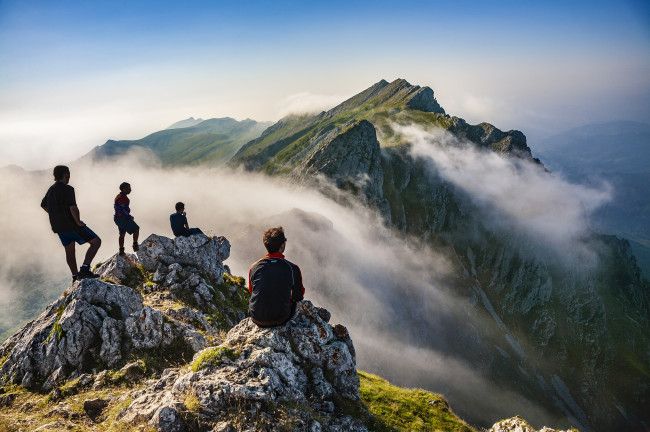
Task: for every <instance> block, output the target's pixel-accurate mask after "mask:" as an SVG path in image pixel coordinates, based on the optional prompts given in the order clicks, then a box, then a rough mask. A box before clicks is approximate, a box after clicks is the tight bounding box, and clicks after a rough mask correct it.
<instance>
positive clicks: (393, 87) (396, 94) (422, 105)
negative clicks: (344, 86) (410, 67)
mask: <svg viewBox="0 0 650 432" xmlns="http://www.w3.org/2000/svg"><path fill="white" fill-rule="evenodd" d="M380 106H384V107H385V108H387V109H391V108H402V109H413V110H417V111H424V112H431V113H438V114H445V110H444V109H443V108H442V107H441V106H440V105H439V104H438V101H436V98H435V97H434V95H433V90H431V88H429V87H420V86H417V85H416V86H414V85H411V84H409V82H408V81H406V80H405V79H402V78H398V79H396V80H395V81H393V82H391V83H389V82H387V81H386V80H383V79H382V80H381V81H379V82H378V83H376V84H374V85H372V86H371V87H369V88H367V89H366V90H364V91H362V92H361V93H359V94H357V95H356V96H353V97H351V98H350V99H348V100H346V101H345V102H343V103H341V104H340V105H338V106H336V107H334V108H332V109H331V110H330V111H328V112H327V114H328V116H330V117H334V116H336V115H338V114H339V113H341V112H344V111H349V110H352V109H355V108H364V107H365V108H367V109H376V108H378V107H380Z"/></svg>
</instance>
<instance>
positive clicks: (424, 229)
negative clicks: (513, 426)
mask: <svg viewBox="0 0 650 432" xmlns="http://www.w3.org/2000/svg"><path fill="white" fill-rule="evenodd" d="M401 126H405V127H408V126H418V127H419V128H420V129H422V130H429V131H432V130H437V131H440V130H444V131H446V132H448V133H449V134H450V136H452V137H453V138H454V140H456V141H453V140H452V142H450V143H447V144H446V145H448V146H455V145H458V144H457V142H460V141H468V142H470V143H472V144H473V147H474V148H475V149H479V150H489V151H493V152H496V153H498V154H500V155H503V156H505V157H506V158H510V159H512V160H513V166H515V167H519V168H520V169H523V168H521V167H522V163H523V162H530V163H532V164H533V166H535V165H537V166H539V165H538V164H539V160H537V159H536V158H534V157H533V155H532V153H531V150H530V148H529V147H528V145H527V143H526V137H525V136H524V135H523V134H522V133H521V132H519V131H508V132H503V131H500V130H499V129H497V128H495V127H494V126H492V125H490V124H488V123H481V124H478V125H469V124H467V123H466V122H465V121H464V120H462V119H460V118H458V117H452V116H449V115H447V114H445V112H444V110H443V109H442V108H441V107H440V106H439V105H438V103H437V102H436V101H435V98H434V97H433V92H432V91H431V90H430V89H422V88H420V87H418V86H411V85H410V84H408V83H407V82H406V81H404V80H397V81H394V82H392V83H387V82H386V81H380V82H379V83H377V84H375V85H373V86H372V87H370V88H369V89H367V90H366V91H364V92H362V93H360V94H359V95H357V96H355V97H353V98H351V99H349V100H347V101H345V102H343V103H342V104H341V105H339V106H337V107H335V108H333V109H331V110H329V111H327V112H323V113H320V114H318V115H315V116H289V117H286V118H284V119H282V120H280V121H279V122H278V123H277V124H275V125H274V126H273V127H271V128H269V129H267V130H266V131H265V132H264V133H263V134H262V136H260V137H259V138H257V139H255V140H253V141H251V142H249V143H247V144H246V145H245V146H243V147H242V148H241V149H240V150H239V152H237V154H236V155H235V156H234V157H233V159H232V160H231V162H230V163H231V164H233V165H242V166H244V167H245V168H246V169H249V170H256V171H263V172H266V173H268V174H271V175H283V176H287V177H288V178H290V179H293V180H294V181H297V182H300V183H303V184H309V185H315V186H317V187H318V186H319V185H321V184H322V178H326V179H328V180H329V181H330V183H333V184H334V185H335V186H337V187H338V188H339V189H342V190H345V191H348V192H349V193H350V195H349V196H351V197H352V198H351V200H353V201H355V202H362V203H365V204H366V205H367V206H369V207H370V208H373V209H374V210H376V211H377V212H379V213H380V214H381V215H382V217H383V219H384V221H385V223H386V224H387V225H389V226H391V227H392V228H393V229H394V230H395V231H396V232H397V233H400V234H401V235H403V236H405V237H406V238H417V239H419V241H423V242H424V243H426V244H427V245H428V246H429V247H431V248H432V249H433V250H435V251H436V252H438V253H444V254H445V256H446V258H447V259H448V260H449V263H450V265H451V266H452V267H453V271H452V276H450V277H449V280H448V283H449V285H450V286H451V287H453V290H454V291H455V292H457V293H462V295H463V296H465V297H466V299H467V301H468V304H469V305H473V306H472V307H473V308H474V310H473V311H471V312H469V311H468V312H467V313H468V314H469V315H470V316H475V317H479V316H480V317H483V318H485V319H486V321H485V322H488V323H490V324H488V325H486V326H484V327H483V328H475V327H473V326H472V324H471V322H474V318H470V319H469V322H468V323H458V322H454V321H448V322H447V321H444V318H443V317H440V316H433V313H432V309H431V308H430V307H429V306H428V305H427V304H426V303H423V302H421V301H420V300H419V297H418V296H417V293H415V294H413V295H412V296H408V295H402V296H399V301H393V302H391V303H390V307H391V309H392V311H393V313H394V315H395V316H396V317H400V318H399V320H400V322H401V324H402V325H400V326H399V327H398V329H395V328H394V326H391V325H389V324H386V328H382V331H385V332H388V333H390V332H393V333H394V334H393V336H394V337H395V338H396V339H398V340H410V341H415V342H413V343H414V344H415V345H417V346H422V347H424V348H427V349H432V350H438V351H442V352H445V354H446V355H450V356H455V357H457V358H459V359H462V360H464V361H466V362H467V363H469V364H472V365H476V368H477V373H480V374H482V375H483V376H485V377H488V378H489V379H491V380H493V381H494V382H495V383H498V385H499V386H500V387H502V388H503V389H507V390H508V391H510V392H512V393H513V394H518V395H519V397H520V398H524V399H525V400H529V401H530V412H527V413H523V414H524V417H526V418H531V419H535V421H539V422H543V421H545V420H544V419H545V418H546V419H548V417H543V416H541V417H536V416H537V415H538V414H539V411H535V410H534V407H543V410H545V411H546V412H547V413H551V415H552V416H556V418H560V417H564V418H565V421H566V425H567V426H568V425H569V424H577V425H580V428H581V429H583V430H586V431H590V430H597V431H606V430H617V429H620V428H630V429H635V428H636V429H638V428H642V425H643V424H644V423H643V422H649V421H650V418H648V413H647V412H645V409H644V407H645V406H647V401H648V400H649V399H650V385H648V377H649V376H650V371H649V370H648V368H647V365H648V364H650V351H649V350H648V347H649V346H650V334H649V333H648V332H647V328H648V325H649V324H650V287H649V285H648V282H647V281H645V280H643V279H642V278H641V274H640V271H639V268H638V266H637V264H636V261H635V259H634V257H633V255H632V253H631V250H630V246H629V243H628V242H626V241H625V240H621V239H617V238H615V237H612V236H604V235H598V234H595V233H590V234H586V235H585V236H584V238H581V239H579V240H576V244H574V245H572V247H573V246H579V247H584V248H587V249H589V250H591V251H595V252H594V253H595V254H596V256H595V257H593V259H594V260H596V261H597V262H598V265H597V266H595V267H593V268H591V267H589V265H588V260H589V259H590V258H589V257H585V256H582V255H576V256H575V257H574V258H572V259H575V263H568V262H567V261H566V260H567V258H566V256H571V254H572V252H570V251H566V252H565V251H562V253H557V251H550V250H548V249H545V246H542V242H539V244H538V243H536V242H533V241H531V239H530V238H528V237H526V235H525V234H522V233H521V232H518V231H517V230H515V229H512V227H509V226H508V224H507V223H501V221H499V220H498V217H497V216H495V214H493V213H490V212H489V211H487V210H486V208H485V205H483V206H481V205H478V204H477V203H476V201H475V200H474V199H473V197H472V196H471V194H470V193H469V192H465V191H463V190H461V189H459V188H458V187H457V186H456V185H455V184H453V183H451V182H450V181H449V180H446V179H445V178H444V177H443V176H442V175H441V174H440V172H439V171H437V170H436V169H432V167H431V166H430V164H427V163H426V162H425V161H424V160H423V159H422V158H419V157H416V156H414V155H413V153H412V148H413V143H412V142H410V141H409V138H407V137H406V136H404V134H403V132H402V131H401V130H400V127H401ZM483 154H488V153H483ZM485 159H487V157H486V158H485ZM517 161H522V162H517ZM477 162H479V163H480V160H479V161H477ZM467 175H471V173H467ZM523 181H525V180H523ZM494 187H498V184H495V185H494ZM323 191H324V192H326V193H327V191H328V187H324V188H323ZM532 193H535V192H534V191H533V192H532ZM333 196H336V198H337V199H341V196H340V195H337V194H333ZM516 198H517V197H511V200H513V201H516ZM489 205H490V203H488V204H487V206H488V207H489ZM531 217H534V215H531ZM556 223H557V224H561V223H563V221H557V222H556ZM414 243H417V242H414ZM577 243H580V244H579V245H577ZM396 290H397V291H399V287H396ZM329 301H332V302H333V303H336V299H335V298H330V299H329ZM341 309H342V310H346V309H345V305H342V306H341ZM349 312H350V316H351V318H350V320H351V321H352V322H353V323H354V324H356V325H359V326H363V321H362V319H363V318H362V317H363V315H364V313H358V314H357V313H352V311H349ZM368 313H371V312H370V311H368ZM357 316H358V317H359V318H358V319H359V321H358V322H356V320H357ZM441 320H443V321H444V324H442V328H446V329H453V330H447V331H448V332H449V333H450V334H454V336H453V337H451V338H449V339H447V340H445V338H443V337H441V335H440V333H439V332H438V331H437V330H436V329H440V328H441V324H440V321H441ZM463 326H465V327H463ZM371 348H372V347H370V349H371ZM368 357H373V356H372V354H371V353H370V354H368ZM379 357H380V355H379V354H378V355H377V358H379ZM378 361H379V360H376V358H373V359H372V360H371V362H372V364H373V365H375V366H373V367H374V368H375V369H374V370H377V369H376V367H377V366H376V363H377V362H378ZM387 362H388V363H387V364H382V365H380V366H379V368H380V370H382V375H385V376H387V377H388V378H389V379H393V380H395V381H397V382H399V383H400V384H402V385H418V386H425V387H426V388H430V389H437V388H440V387H444V388H445V394H446V395H447V396H448V397H449V399H450V401H451V402H452V403H453V404H454V405H455V406H457V407H459V408H458V410H459V411H460V412H461V413H463V415H465V416H467V417H468V418H469V419H471V421H475V422H477V423H479V424H481V423H483V424H486V417H487V416H486V413H483V412H477V410H476V409H473V408H472V405H476V404H475V403H473V402H472V401H473V399H472V398H473V397H475V395H471V394H469V392H468V389H467V388H465V387H463V385H464V384H463V383H454V382H452V383H449V382H436V381H433V380H429V378H428V377H423V376H421V375H420V376H415V375H412V374H411V373H410V372H409V371H408V370H404V369H401V368H400V365H399V364H390V361H388V360H387ZM361 366H362V367H366V366H365V365H363V364H362V365H361ZM439 386H440V387H439ZM465 410H466V411H465ZM547 415H548V414H547Z"/></svg>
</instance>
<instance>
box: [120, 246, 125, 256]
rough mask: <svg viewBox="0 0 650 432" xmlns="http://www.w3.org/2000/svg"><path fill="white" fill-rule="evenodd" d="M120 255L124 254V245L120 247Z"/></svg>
mask: <svg viewBox="0 0 650 432" xmlns="http://www.w3.org/2000/svg"><path fill="white" fill-rule="evenodd" d="M120 255H124V248H123V247H121V248H120Z"/></svg>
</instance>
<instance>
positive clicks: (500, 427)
mask: <svg viewBox="0 0 650 432" xmlns="http://www.w3.org/2000/svg"><path fill="white" fill-rule="evenodd" d="M488 432H570V431H562V430H557V429H551V428H549V427H547V426H544V427H543V428H541V429H540V430H539V431H537V430H535V428H534V427H532V426H531V425H529V424H528V422H527V421H526V420H524V419H522V418H521V417H519V416H515V417H512V418H509V419H505V420H501V421H500V422H497V423H495V424H494V425H493V426H492V427H491V428H490V430H488Z"/></svg>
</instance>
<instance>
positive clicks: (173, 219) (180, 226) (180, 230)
mask: <svg viewBox="0 0 650 432" xmlns="http://www.w3.org/2000/svg"><path fill="white" fill-rule="evenodd" d="M169 223H170V224H171V226H172V232H173V233H174V235H175V236H176V237H180V236H185V235H187V228H185V225H187V217H185V215H183V214H180V213H178V212H177V213H172V214H171V215H169Z"/></svg>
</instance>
